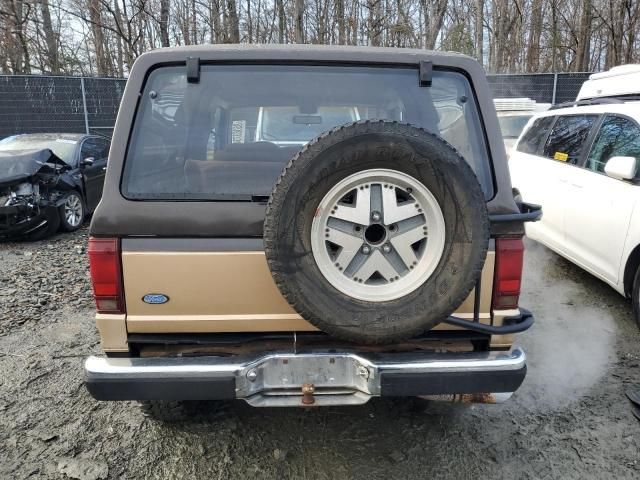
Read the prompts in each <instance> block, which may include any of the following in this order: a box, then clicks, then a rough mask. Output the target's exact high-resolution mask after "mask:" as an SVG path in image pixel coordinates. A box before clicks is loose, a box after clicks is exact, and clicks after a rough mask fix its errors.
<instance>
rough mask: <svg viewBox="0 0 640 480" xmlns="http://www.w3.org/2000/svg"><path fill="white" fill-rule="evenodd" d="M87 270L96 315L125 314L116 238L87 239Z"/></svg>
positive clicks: (118, 245) (118, 242) (118, 244)
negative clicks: (96, 311)
mask: <svg viewBox="0 0 640 480" xmlns="http://www.w3.org/2000/svg"><path fill="white" fill-rule="evenodd" d="M89 270H90V272H91V283H92V284H93V296H94V297H95V299H96V308H97V309H98V313H125V309H124V295H123V292H122V270H121V268H120V241H119V240H118V239H117V238H95V237H89Z"/></svg>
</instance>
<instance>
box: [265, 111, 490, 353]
mask: <svg viewBox="0 0 640 480" xmlns="http://www.w3.org/2000/svg"><path fill="white" fill-rule="evenodd" d="M387 180H388V183H386V182H387ZM358 182H361V183H358ZM354 185H355V187H354V189H353V190H349V189H350V188H351V187H352V186H354ZM358 185H359V186H358ZM407 185H409V186H410V187H408V186H407ZM369 187H371V188H369ZM367 189H368V190H369V192H370V193H368V194H367V193H366V192H367ZM385 189H387V190H385ZM343 192H348V193H346V194H345V196H344V197H341V195H342V193H343ZM359 192H364V193H359ZM328 198H329V199H331V200H330V201H329V200H327V199H328ZM358 198H363V201H362V203H361V204H358ZM374 198H375V199H377V200H371V199H374ZM389 198H391V200H389ZM335 199H338V200H335ZM414 201H415V204H414V205H412V203H413V202H414ZM349 202H351V203H350V204H349ZM376 202H377V203H376ZM385 202H387V203H385ZM360 205H363V206H364V207H362V208H360ZM371 205H374V208H371V212H370V217H367V218H366V220H365V217H364V216H363V215H364V214H361V213H362V211H363V210H362V209H366V208H369V207H370V206H371ZM375 205H379V206H380V209H381V210H382V211H381V212H377V211H374V210H375ZM384 205H387V212H389V213H388V215H389V216H388V217H387V216H386V215H387V214H386V213H385V211H384ZM407 205H410V206H415V208H416V209H418V212H421V213H420V214H417V215H416V216H415V217H411V218H405V217H406V216H407V215H411V214H410V213H408V212H409V210H407V209H406V208H405V207H406V206H407ZM349 208H351V210H349ZM366 211H367V212H368V210H366ZM400 211H402V213H401V214H398V215H396V213H397V212H400ZM353 212H360V214H359V215H357V216H356V215H355V213H353ZM438 212H439V213H438ZM414 213H415V211H414ZM334 215H335V216H334ZM341 215H342V216H341ZM367 215H369V213H367ZM337 217H340V218H337ZM356 217H357V218H356ZM396 217H397V218H398V219H400V220H398V221H397V222H396V223H395V224H394V223H393V220H394V218H396ZM336 218H337V220H336ZM345 218H348V219H349V220H350V221H349V222H347V223H343V222H344V221H345V220H344V219H345ZM354 218H355V220H354ZM376 219H377V222H378V223H377V225H378V226H376V227H375V229H374V228H372V227H373V225H374V223H375V222H374V220H376ZM416 219H417V220H416ZM325 221H326V223H325V224H323V223H322V222H325ZM336 222H337V223H336ZM366 222H369V225H367V224H366ZM385 222H387V223H385ZM416 222H417V223H416ZM420 222H423V223H420ZM409 224H411V225H409ZM394 226H395V228H396V230H395V232H394V231H393V228H394ZM434 226H435V227H436V228H434ZM352 227H353V231H352V230H351V228H352ZM358 227H360V230H358ZM380 227H382V228H380ZM419 228H422V229H423V231H424V237H425V238H424V239H423V238H422V237H421V238H420V239H419V240H418V241H417V243H415V244H411V245H406V244H404V245H402V244H401V243H400V240H401V239H399V238H398V237H400V236H401V235H402V234H404V233H407V232H408V231H409V230H410V231H411V235H412V236H413V235H415V234H417V232H419ZM438 229H439V230H438ZM337 230H340V231H339V232H338V231H337ZM374 230H375V232H374ZM382 230H384V232H383V231H382ZM405 230H406V231H405ZM345 231H348V232H349V233H348V235H347V237H348V238H347V237H345V236H344V235H343V233H344V232H345ZM325 232H326V233H325ZM358 232H361V233H358ZM370 233H371V235H370ZM373 233H375V235H374V234H373ZM325 235H328V236H329V237H330V238H329V239H326V238H323V237H324V236H325ZM352 236H355V237H356V240H352V239H351V237H352ZM334 237H335V238H336V239H340V241H338V240H335V241H336V243H335V244H334V243H333V241H334ZM345 238H346V240H345ZM381 238H382V239H383V240H380V239H381ZM412 238H413V237H412ZM488 239H489V224H488V214H487V209H486V202H485V199H484V194H483V191H482V188H481V187H480V184H479V183H478V180H477V178H476V176H475V174H474V172H473V171H472V169H471V167H470V166H469V165H468V164H467V162H466V161H465V160H464V159H463V158H462V157H461V156H460V155H459V154H458V153H457V152H456V150H455V149H454V148H453V147H452V146H451V145H449V144H448V143H446V142H445V141H444V140H442V139H441V138H440V137H438V136H436V135H433V134H431V133H429V132H427V131H425V130H422V129H420V128H417V127H414V126H411V125H407V124H400V123H397V122H386V121H362V122H357V123H354V124H349V125H344V126H342V127H338V128H335V129H334V130H332V131H330V132H328V133H326V134H323V135H322V136H320V137H318V138H317V139H315V140H313V141H312V142H310V143H309V144H307V146H306V147H304V148H303V149H302V150H301V151H300V152H299V153H298V154H297V155H296V156H295V157H294V158H293V159H292V160H291V161H290V162H289V164H288V165H287V167H286V168H285V169H284V171H283V172H282V174H281V176H280V178H279V180H278V182H277V184H276V186H275V187H274V190H273V192H272V194H271V197H270V200H269V202H268V204H267V210H266V215H265V221H264V248H265V254H266V258H267V262H268V265H269V268H270V270H271V274H272V276H273V279H274V281H275V283H276V285H277V286H278V288H279V289H280V292H281V293H282V295H283V296H284V297H285V298H286V299H287V301H288V302H289V303H290V304H291V305H292V306H293V308H294V309H295V310H296V311H297V312H298V313H299V314H300V315H301V316H302V317H303V318H305V319H306V320H307V321H309V322H310V323H312V324H313V325H315V326H316V327H318V328H319V329H321V330H323V331H325V332H327V333H329V334H331V335H333V336H335V337H337V338H341V339H344V340H349V341H355V342H359V343H371V344H380V343H391V342H395V341H400V340H403V339H406V338H410V337H412V336H415V335H417V334H420V333H422V332H424V331H427V330H430V329H431V328H433V327H434V326H435V325H437V324H438V323H440V322H441V321H442V320H444V319H445V318H446V317H447V316H448V315H449V314H451V313H452V312H453V311H454V310H455V309H456V308H457V307H458V306H459V305H460V304H461V303H462V302H463V301H464V299H465V298H466V297H467V296H468V295H469V293H470V291H471V289H472V288H473V287H474V285H475V283H476V281H477V279H478V278H479V276H480V272H481V270H482V267H483V265H484V261H485V257H486V251H487V246H488ZM394 241H395V242H396V243H394ZM402 241H403V242H405V243H408V241H407V240H406V239H403V240H402ZM341 242H342V243H341ZM360 242H362V246H360ZM376 242H378V243H376ZM416 245H418V247H417V250H416V249H415V248H416ZM366 246H368V247H369V249H368V253H366V252H367V249H366V248H365V247H366ZM336 247H337V248H336ZM409 247H411V249H413V250H414V252H413V253H414V255H415V257H416V259H415V260H414V262H413V263H412V262H411V260H412V259H413V256H412V254H411V252H410V251H409V250H408V248H409ZM421 249H422V250H421ZM343 252H345V258H346V261H344V262H343V264H341V263H340V259H341V258H342V253H343ZM354 252H355V253H354ZM420 252H422V253H420ZM352 254H353V255H354V256H353V257H352V256H351V255H352ZM363 255H367V257H366V258H365V257H363ZM368 255H371V257H368ZM383 257H384V258H383ZM349 258H351V260H349ZM369 258H370V259H371V262H372V263H371V264H370V265H369V264H367V261H368V259H369ZM327 259H328V260H327ZM334 260H336V261H335V264H334ZM354 265H356V266H354ZM371 265H375V266H379V267H380V268H379V269H377V270H375V271H374V272H373V273H372V274H371V275H369V274H370V273H371V271H372V270H373V268H374V267H372V266H371ZM389 265H391V266H392V267H391V268H389ZM414 266H415V268H414ZM333 267H335V269H333ZM358 268H360V270H358ZM381 270H383V271H381ZM354 272H355V273H354ZM358 272H364V273H362V274H361V277H362V278H358V276H357V275H358ZM394 272H395V273H394ZM342 277H345V278H342ZM350 282H353V283H350Z"/></svg>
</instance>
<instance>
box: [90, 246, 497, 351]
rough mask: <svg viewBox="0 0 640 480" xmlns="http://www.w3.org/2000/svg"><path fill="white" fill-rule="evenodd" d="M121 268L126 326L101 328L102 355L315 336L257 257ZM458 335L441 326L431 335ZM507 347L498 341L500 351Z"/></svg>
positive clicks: (166, 259)
mask: <svg viewBox="0 0 640 480" xmlns="http://www.w3.org/2000/svg"><path fill="white" fill-rule="evenodd" d="M494 257H495V256H494V252H493V251H489V252H488V253H487V260H486V262H485V265H484V268H483V271H482V277H481V285H482V289H481V292H480V312H481V313H480V321H481V322H483V323H487V324H489V323H490V322H491V314H490V309H491V292H492V286H493V270H494V260H495V258H494ZM122 268H123V279H124V291H125V298H126V308H127V316H126V320H125V319H124V318H122V317H120V318H119V319H118V320H119V321H120V324H119V326H117V327H116V326H115V324H110V327H109V328H110V330H107V329H106V327H104V326H103V328H101V329H100V331H101V335H102V337H103V345H104V346H105V350H108V348H106V347H109V348H110V349H112V350H113V351H117V350H118V349H121V348H123V346H122V345H123V343H122V340H123V332H128V333H216V332H284V331H298V332H312V331H316V330H317V328H316V327H314V326H313V325H311V324H310V323H309V322H307V321H306V320H304V319H303V318H302V317H300V315H298V314H297V313H296V312H295V311H294V310H293V309H292V308H291V306H290V305H289V304H288V303H287V301H286V300H285V299H284V297H282V295H281V294H280V292H279V290H278V288H277V287H276V285H275V283H274V282H273V279H272V277H271V273H270V271H269V268H268V265H267V262H266V258H265V255H264V252H262V251H240V252H235V251H224V252H200V251H198V252H193V251H191V252H180V251H124V252H123V254H122ZM147 294H163V295H165V296H167V297H168V299H169V300H168V301H167V302H166V303H164V304H148V303H145V302H144V301H143V297H144V296H145V295H147ZM474 300H475V291H472V292H471V294H470V295H469V297H468V298H467V299H466V300H465V301H464V302H463V303H462V305H461V306H460V307H459V308H458V309H457V311H456V312H455V315H456V316H459V317H462V318H468V319H471V318H473V306H474ZM125 321H126V324H124V322H125ZM494 321H495V319H494ZM123 324H124V325H123ZM103 325H104V321H103ZM458 328H459V327H455V326H451V325H446V324H441V325H439V326H437V327H436V329H438V330H457V329H458ZM105 337H106V338H107V340H108V341H105ZM508 340H509V339H507V338H503V339H501V341H500V344H501V345H502V344H503V342H506V341H508Z"/></svg>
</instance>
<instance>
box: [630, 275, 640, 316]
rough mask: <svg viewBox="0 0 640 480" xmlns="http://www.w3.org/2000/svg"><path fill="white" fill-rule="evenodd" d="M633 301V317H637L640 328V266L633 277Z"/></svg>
mask: <svg viewBox="0 0 640 480" xmlns="http://www.w3.org/2000/svg"><path fill="white" fill-rule="evenodd" d="M631 303H632V304H633V317H634V318H635V319H636V324H637V325H638V328H640V268H638V270H637V271H636V276H635V278H634V279H633V292H632V293H631Z"/></svg>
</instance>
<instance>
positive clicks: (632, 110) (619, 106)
mask: <svg viewBox="0 0 640 480" xmlns="http://www.w3.org/2000/svg"><path fill="white" fill-rule="evenodd" d="M582 113H594V114H598V115H600V114H603V113H618V114H621V115H626V116H628V117H632V118H634V119H636V120H638V121H640V101H629V102H624V103H600V104H596V105H575V106H570V107H564V108H558V109H555V110H547V111H544V112H537V113H536V115H535V118H539V117H551V116H559V115H578V114H582Z"/></svg>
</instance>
